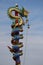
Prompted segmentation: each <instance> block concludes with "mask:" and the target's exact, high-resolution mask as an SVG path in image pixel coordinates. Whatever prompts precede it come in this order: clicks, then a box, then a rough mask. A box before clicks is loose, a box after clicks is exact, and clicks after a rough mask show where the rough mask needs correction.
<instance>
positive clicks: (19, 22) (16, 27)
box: [8, 4, 29, 65]
mask: <svg viewBox="0 0 43 65" xmlns="http://www.w3.org/2000/svg"><path fill="white" fill-rule="evenodd" d="M13 12H14V14H13ZM28 13H29V12H28V11H27V10H25V9H24V8H23V7H22V9H19V8H18V5H17V4H16V6H15V7H11V8H9V9H8V15H9V17H10V18H11V19H12V20H14V22H13V23H12V25H11V28H12V32H11V36H12V40H11V44H12V48H11V47H10V46H8V48H9V50H10V52H11V53H12V54H13V57H12V58H13V60H14V61H15V64H16V65H21V61H20V56H22V55H23V51H22V50H20V48H22V47H23V42H20V41H19V39H23V34H20V33H19V32H23V25H25V22H24V20H23V17H25V18H27V17H28Z"/></svg>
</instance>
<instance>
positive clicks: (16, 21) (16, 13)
mask: <svg viewBox="0 0 43 65" xmlns="http://www.w3.org/2000/svg"><path fill="white" fill-rule="evenodd" d="M15 16H18V12H17V11H15ZM15 23H18V19H16V20H15Z"/></svg>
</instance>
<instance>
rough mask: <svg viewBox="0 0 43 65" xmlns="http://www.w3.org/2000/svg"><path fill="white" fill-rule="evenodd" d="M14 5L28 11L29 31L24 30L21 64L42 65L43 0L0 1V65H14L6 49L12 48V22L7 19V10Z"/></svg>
mask: <svg viewBox="0 0 43 65" xmlns="http://www.w3.org/2000/svg"><path fill="white" fill-rule="evenodd" d="M16 3H18V5H19V7H20V8H21V7H22V6H23V7H25V9H27V10H28V11H30V14H29V17H28V18H29V24H30V29H29V30H27V32H26V29H27V28H26V29H25V30H24V39H23V42H24V47H23V51H24V55H23V56H22V57H21V62H22V64H24V65H27V64H28V65H43V0H0V65H14V61H13V60H12V54H11V53H10V52H9V50H8V48H7V46H8V45H10V46H12V45H11V42H10V41H11V35H10V33H11V27H10V25H11V23H12V20H11V19H10V18H9V17H8V14H7V10H8V8H9V7H12V6H15V4H16ZM24 28H25V27H24ZM26 35H27V37H26ZM26 38H27V39H26ZM26 41H27V42H26ZM25 46H26V47H25ZM24 57H25V58H24ZM24 59H25V60H24Z"/></svg>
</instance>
